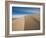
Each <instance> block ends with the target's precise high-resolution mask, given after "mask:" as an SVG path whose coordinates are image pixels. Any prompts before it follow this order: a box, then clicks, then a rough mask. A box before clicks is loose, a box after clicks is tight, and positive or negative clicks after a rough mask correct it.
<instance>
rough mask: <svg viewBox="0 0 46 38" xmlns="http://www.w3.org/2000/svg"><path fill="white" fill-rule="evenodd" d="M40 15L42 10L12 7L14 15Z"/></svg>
mask: <svg viewBox="0 0 46 38" xmlns="http://www.w3.org/2000/svg"><path fill="white" fill-rule="evenodd" d="M34 13H40V8H32V7H12V15H17V14H19V15H20V14H21V15H22V14H34Z"/></svg>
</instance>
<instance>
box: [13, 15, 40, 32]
mask: <svg viewBox="0 0 46 38" xmlns="http://www.w3.org/2000/svg"><path fill="white" fill-rule="evenodd" d="M12 28H13V31H19V30H39V29H40V15H32V16H30V15H28V16H24V17H21V18H17V19H16V18H13V23H12Z"/></svg>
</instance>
